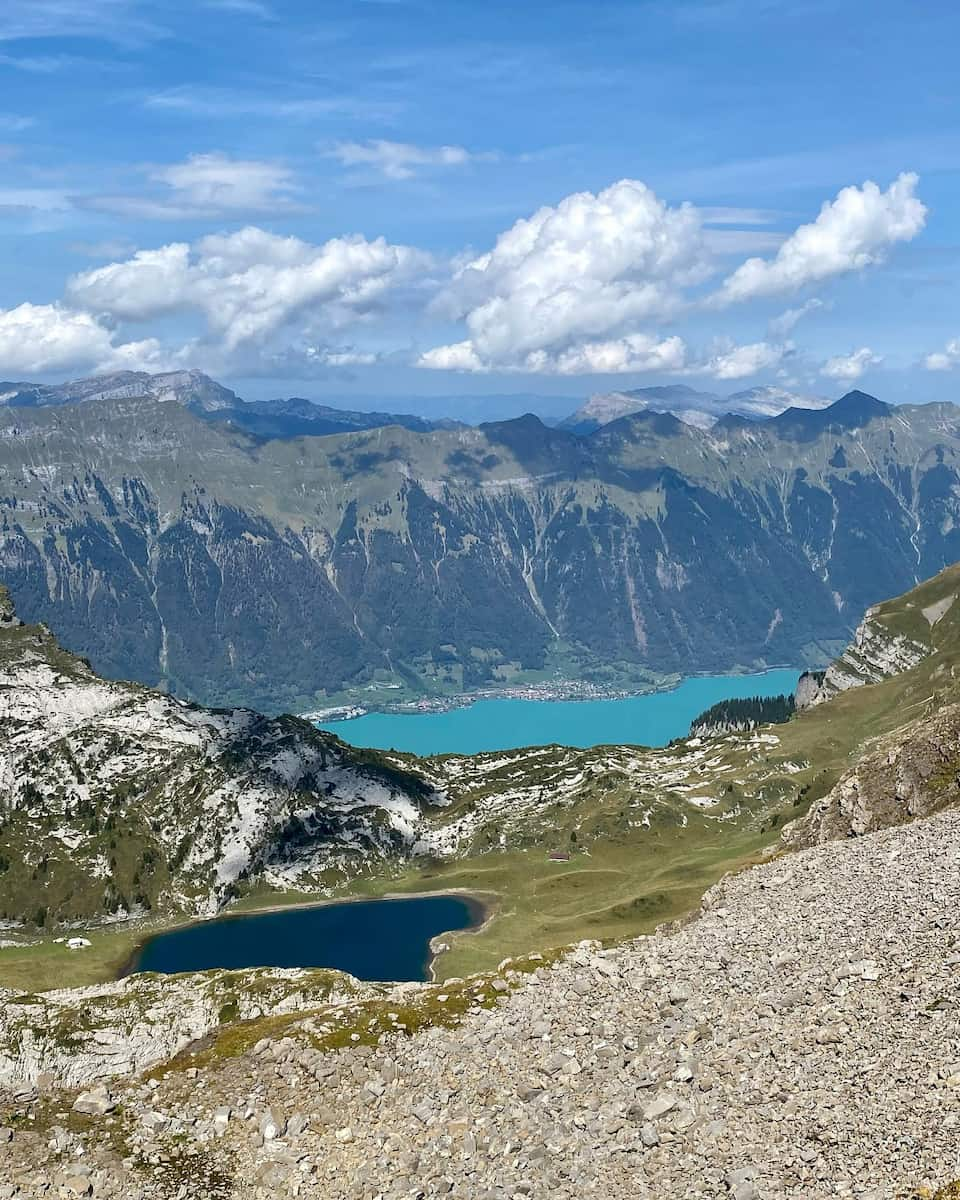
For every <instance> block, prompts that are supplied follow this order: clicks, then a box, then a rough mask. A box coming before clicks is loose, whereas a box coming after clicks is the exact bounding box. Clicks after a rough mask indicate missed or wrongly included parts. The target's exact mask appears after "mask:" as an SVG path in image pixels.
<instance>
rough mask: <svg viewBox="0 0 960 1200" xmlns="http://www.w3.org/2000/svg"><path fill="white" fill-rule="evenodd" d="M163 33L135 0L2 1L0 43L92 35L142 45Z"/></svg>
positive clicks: (113, 41) (93, 37) (115, 41)
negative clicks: (26, 39)
mask: <svg viewBox="0 0 960 1200" xmlns="http://www.w3.org/2000/svg"><path fill="white" fill-rule="evenodd" d="M164 35H165V30H164V29H163V28H162V27H161V26H159V25H157V24H156V23H155V22H154V21H152V20H150V19H149V18H147V17H145V16H144V14H143V5H142V4H140V3H138V0H4V2H3V4H2V5H0V42H9V41H18V40H20V39H21V38H30V39H37V40H40V39H44V38H65V37H73V38H92V39H96V40H100V41H105V42H111V43H113V44H115V45H142V44H143V43H145V42H149V41H154V40H156V39H157V38H159V37H163V36H164Z"/></svg>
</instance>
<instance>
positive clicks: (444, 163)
mask: <svg viewBox="0 0 960 1200" xmlns="http://www.w3.org/2000/svg"><path fill="white" fill-rule="evenodd" d="M327 156H328V157H329V158H335V159H337V161H338V162H340V163H342V164H343V165H344V166H345V167H372V168H373V169H374V170H376V171H379V172H380V174H381V175H385V176H386V178H387V179H410V178H412V176H414V175H416V174H417V172H418V171H419V170H420V169H421V168H422V167H462V166H464V165H465V164H466V163H469V162H476V161H479V160H484V161H490V160H491V159H493V158H494V157H495V155H493V154H489V153H483V154H474V153H471V152H470V151H469V150H466V149H465V148H464V147H463V146H416V145H413V144H412V143H411V142H389V141H385V140H384V139H382V138H375V139H373V140H371V141H367V142H338V143H337V145H336V146H334V147H333V148H332V149H331V150H329V151H328V152H327Z"/></svg>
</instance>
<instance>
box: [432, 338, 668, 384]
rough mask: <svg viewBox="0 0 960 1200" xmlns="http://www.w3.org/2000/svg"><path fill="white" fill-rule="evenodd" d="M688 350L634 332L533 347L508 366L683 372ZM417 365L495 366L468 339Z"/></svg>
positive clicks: (549, 371)
mask: <svg viewBox="0 0 960 1200" xmlns="http://www.w3.org/2000/svg"><path fill="white" fill-rule="evenodd" d="M686 355H687V349H686V345H685V344H684V341H683V339H682V338H679V337H667V338H663V339H658V338H656V337H655V336H653V335H651V334H645V333H632V334H628V335H626V336H625V337H621V338H610V339H607V340H606V341H586V342H580V343H578V344H577V345H575V346H570V347H568V348H567V349H566V350H561V351H557V352H550V351H547V350H531V351H529V353H527V354H526V355H525V356H524V357H523V358H522V359H520V360H516V361H514V362H513V364H512V365H511V367H510V368H509V369H510V370H512V371H517V372H521V373H525V374H531V375H621V374H626V373H630V372H643V371H668V372H670V371H680V370H681V369H682V368H683V365H684V363H685V361H686ZM417 365H418V366H421V367H427V368H430V369H432V370H437V371H473V372H485V371H490V370H495V369H502V368H499V367H494V366H492V365H491V364H490V363H488V362H485V361H484V360H483V359H481V358H480V357H478V355H477V353H476V351H475V350H474V348H473V344H472V343H471V342H469V341H466V342H454V343H453V344H452V345H450V346H438V347H436V349H434V350H428V351H427V352H426V353H425V354H422V355H421V356H420V359H419V361H418V364H417Z"/></svg>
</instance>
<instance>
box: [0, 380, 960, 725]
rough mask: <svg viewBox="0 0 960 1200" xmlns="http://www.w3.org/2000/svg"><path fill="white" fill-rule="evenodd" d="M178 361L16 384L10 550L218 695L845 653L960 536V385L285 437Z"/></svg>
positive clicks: (9, 559) (73, 625)
mask: <svg viewBox="0 0 960 1200" xmlns="http://www.w3.org/2000/svg"><path fill="white" fill-rule="evenodd" d="M170 378H171V377H160V382H158V383H156V384H150V385H149V386H148V385H147V384H144V383H143V381H142V380H139V379H137V380H134V381H133V382H132V383H130V382H128V383H127V384H126V385H124V390H123V391H122V394H115V388H114V387H113V385H111V388H110V389H105V388H104V387H103V386H102V384H101V386H100V388H99V390H97V388H96V387H94V386H91V387H90V388H89V394H88V398H87V399H85V400H79V401H77V400H75V401H74V402H68V403H57V404H52V403H46V402H44V403H35V404H32V405H30V404H16V405H14V404H11V403H10V398H8V403H7V404H6V405H5V406H4V407H2V408H0V513H2V525H0V577H2V578H4V579H5V580H6V581H7V583H8V585H9V587H10V590H11V592H12V594H13V596H14V598H15V600H16V602H17V605H18V607H19V609H20V611H21V613H22V615H23V616H24V617H25V618H26V619H28V620H30V621H44V622H47V623H48V624H49V625H50V626H51V627H53V628H56V629H57V630H58V631H59V632H61V633H62V635H63V636H64V638H65V640H66V641H67V643H68V644H69V645H71V646H72V647H74V648H75V649H77V650H78V651H79V652H80V653H82V654H84V655H86V656H87V657H88V658H89V659H90V660H91V662H92V663H93V665H94V666H95V667H96V668H97V669H98V670H99V671H101V672H103V673H104V674H106V675H108V676H112V677H114V678H133V679H137V680H139V681H141V682H143V683H146V684H150V685H154V686H161V687H166V688H168V689H170V690H172V691H174V692H176V693H177V694H179V695H182V696H186V697H190V698H193V699H197V700H200V701H203V702H207V703H216V704H253V705H255V706H257V707H260V708H262V709H264V710H266V711H279V710H299V711H305V710H307V709H309V708H313V707H318V706H323V705H324V704H327V703H329V702H330V700H331V698H333V697H339V698H342V697H343V696H344V695H346V694H350V695H352V696H355V695H357V694H358V691H359V690H360V689H370V688H378V687H382V686H383V685H384V684H387V683H390V684H394V685H395V684H397V683H399V684H401V685H402V688H403V689H405V693H404V694H423V693H435V694H448V693H460V692H463V691H469V690H471V689H473V688H476V687H478V686H481V685H484V686H489V685H494V686H501V685H505V684H509V683H515V682H518V681H519V682H524V681H528V680H537V679H539V680H544V679H547V680H551V679H556V678H561V677H564V676H567V677H577V678H581V679H584V678H585V679H587V680H589V681H592V682H594V683H596V684H599V685H601V686H609V687H612V688H616V687H624V686H626V687H635V686H637V685H638V684H643V683H649V682H651V681H656V680H657V679H658V678H660V679H662V678H664V677H666V676H671V675H674V676H675V675H677V674H684V673H690V672H694V671H719V670H730V669H737V668H759V667H763V666H767V665H773V664H779V665H785V664H795V665H804V664H809V665H812V666H817V665H822V664H824V663H825V662H826V661H827V660H828V659H829V658H830V657H831V656H832V655H833V654H834V653H835V652H837V651H839V650H840V649H841V648H842V646H843V644H844V643H845V642H846V640H847V638H848V637H849V634H850V632H851V631H852V628H853V626H854V624H855V623H856V620H857V619H858V616H859V614H860V613H861V612H862V611H863V610H864V609H865V608H866V607H867V606H868V605H870V604H871V603H873V602H875V601H876V600H878V599H879V598H882V597H883V596H885V595H893V594H897V593H899V592H901V591H903V590H904V589H906V588H908V587H910V586H911V585H912V584H913V583H915V582H916V580H917V579H919V578H924V577H927V576H930V575H932V574H934V573H935V572H936V571H938V570H939V569H940V568H941V567H943V566H944V565H945V564H946V563H948V562H951V561H953V560H955V559H956V558H960V532H958V529H960V525H958V518H960V500H958V496H960V474H958V471H960V463H958V455H960V410H958V409H957V408H955V407H954V406H952V405H949V404H933V405H924V406H916V405H901V406H898V407H896V408H894V407H891V406H889V405H886V404H884V403H883V402H881V401H880V400H877V399H875V398H873V397H870V396H867V395H865V394H863V393H860V392H851V393H849V394H848V395H847V396H845V397H843V398H842V399H841V400H840V401H838V402H836V403H835V404H833V405H831V406H830V407H828V408H825V409H819V410H817V409H799V408H794V409H788V410H787V411H785V412H784V413H782V414H780V415H779V416H776V417H773V418H770V419H767V420H764V421H751V420H747V419H745V418H743V417H736V416H727V417H723V418H721V419H720V420H718V421H717V422H716V423H715V424H714V425H713V426H712V427H711V428H710V429H706V430H705V429H700V428H697V427H695V426H692V425H689V424H686V423H685V422H682V421H680V420H679V419H678V418H676V417H675V416H673V415H670V414H663V413H653V412H649V411H643V412H639V413H634V414H630V415H628V416H626V417H622V418H620V419H618V420H614V421H611V422H609V423H608V424H606V425H604V426H602V427H601V428H600V429H598V430H596V431H594V432H593V433H590V434H588V435H585V436H584V435H578V434H574V433H571V432H569V431H567V430H560V429H551V428H548V427H546V426H545V425H543V423H542V422H541V421H539V420H538V419H537V418H536V417H533V416H529V415H528V416H526V417H521V418H518V419H515V420H511V421H503V422H495V423H489V424H485V425H481V426H479V427H478V428H470V427H463V428H460V427H458V428H443V429H431V430H427V431H423V430H419V429H409V428H403V427H401V426H398V425H396V424H394V425H388V426H382V427H379V428H375V429H368V430H360V431H352V432H348V433H335V434H327V435H325V436H302V435H298V436H270V437H266V436H264V435H263V434H262V433H261V434H254V433H250V432H248V431H247V430H244V429H242V428H239V427H238V426H237V425H236V424H235V423H233V422H232V421H231V420H230V419H225V418H224V417H223V414H229V413H232V412H235V411H236V404H235V402H234V401H233V400H232V399H230V395H232V394H227V395H226V396H225V395H224V394H223V393H224V392H225V389H221V390H220V391H217V390H216V389H217V387H218V386H219V385H212V381H208V382H204V379H205V377H200V382H199V384H198V383H197V382H196V381H195V380H194V379H193V377H191V376H184V375H182V374H180V375H178V376H176V377H175V380H176V384H175V387H174V385H172V384H171V383H170ZM114 379H116V377H114ZM195 386H196V387H199V393H200V394H199V398H197V399H194V398H193V396H194V387H195ZM151 389H152V390H151ZM177 389H179V390H177ZM7 390H9V389H7ZM108 391H109V394H108ZM171 391H175V393H176V394H175V395H174V396H173V398H174V399H177V400H178V401H179V402H177V403H169V402H167V401H165V400H164V399H163V398H162V397H164V396H167V395H169V394H170V393H171ZM132 392H139V393H141V394H131V393H132ZM143 393H146V394H143ZM221 402H223V405H224V406H223V407H219V408H218V407H216V406H217V405H218V404H220V403H221ZM204 406H207V407H206V408H204ZM200 410H203V411H200ZM731 596H737V598H738V599H737V603H736V604H735V605H734V604H731V603H730V601H729V597H731ZM359 694H362V695H364V696H365V697H366V698H368V699H370V698H374V699H375V698H376V695H377V692H376V691H374V692H370V691H366V690H364V691H362V692H359ZM389 694H390V695H395V694H396V693H389Z"/></svg>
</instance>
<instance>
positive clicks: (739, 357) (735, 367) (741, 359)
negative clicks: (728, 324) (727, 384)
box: [690, 342, 793, 379]
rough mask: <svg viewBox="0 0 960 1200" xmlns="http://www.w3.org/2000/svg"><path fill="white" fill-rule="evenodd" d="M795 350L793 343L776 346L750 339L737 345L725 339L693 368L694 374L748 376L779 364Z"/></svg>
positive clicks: (728, 376) (719, 377)
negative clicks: (747, 342) (750, 340)
mask: <svg viewBox="0 0 960 1200" xmlns="http://www.w3.org/2000/svg"><path fill="white" fill-rule="evenodd" d="M792 349H793V347H792V346H791V345H790V343H786V344H784V345H774V344H771V343H770V342H750V343H749V344H747V345H744V346H737V345H734V344H732V343H729V342H721V343H720V344H719V345H718V346H717V347H716V349H715V350H714V352H713V353H712V354H710V355H708V356H707V358H706V359H705V360H704V361H703V362H701V363H695V364H693V365H692V366H691V367H690V374H694V375H712V376H713V378H714V379H745V378H746V377H747V376H748V375H756V374H757V372H759V371H766V370H769V369H770V368H771V367H776V366H778V365H779V363H780V362H781V361H782V360H783V358H784V356H785V355H787V354H788V353H790V352H791V351H792Z"/></svg>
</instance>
